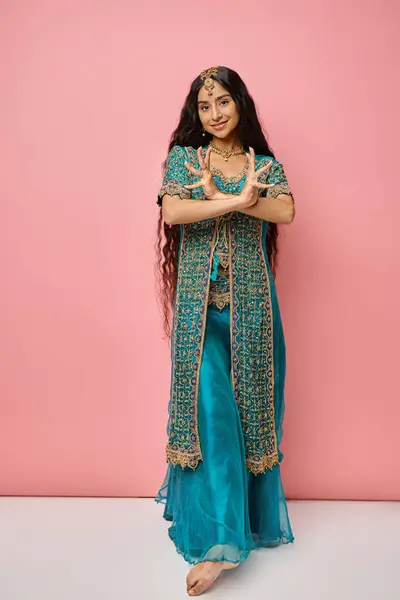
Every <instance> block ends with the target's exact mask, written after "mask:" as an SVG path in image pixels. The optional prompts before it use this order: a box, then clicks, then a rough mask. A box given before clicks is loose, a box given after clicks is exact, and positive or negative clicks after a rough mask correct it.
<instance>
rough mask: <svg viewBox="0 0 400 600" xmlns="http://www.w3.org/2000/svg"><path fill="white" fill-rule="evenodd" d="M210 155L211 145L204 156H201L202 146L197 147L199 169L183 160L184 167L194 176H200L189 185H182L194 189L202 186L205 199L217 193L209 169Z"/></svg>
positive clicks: (210, 198) (209, 198) (211, 198)
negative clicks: (198, 179) (195, 181)
mask: <svg viewBox="0 0 400 600" xmlns="http://www.w3.org/2000/svg"><path fill="white" fill-rule="evenodd" d="M210 155H211V147H210V148H208V150H207V152H206V155H205V157H204V158H203V152H202V147H201V146H199V148H197V157H198V159H199V164H200V169H196V168H195V167H194V166H193V165H192V164H190V163H188V162H186V161H185V167H186V168H187V169H188V170H189V171H190V172H191V173H193V174H194V175H196V177H200V181H198V182H197V183H192V184H191V185H184V186H183V187H184V188H186V189H187V190H194V189H195V188H198V187H202V188H203V191H204V196H205V198H206V199H207V200H213V199H214V198H215V195H216V194H218V193H219V189H218V188H217V185H216V183H215V181H214V178H213V176H212V175H211V171H210Z"/></svg>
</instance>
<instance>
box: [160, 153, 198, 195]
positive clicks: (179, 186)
mask: <svg viewBox="0 0 400 600" xmlns="http://www.w3.org/2000/svg"><path fill="white" fill-rule="evenodd" d="M187 160H188V158H187V155H186V150H185V148H184V147H183V146H173V147H172V148H171V150H170V151H169V154H168V157H167V162H166V165H165V172H164V177H163V182H162V185H161V188H160V190H159V192H158V196H157V204H158V205H159V206H161V205H162V199H163V197H164V196H165V194H168V195H170V196H174V195H177V196H179V197H180V198H190V190H187V189H185V188H184V187H183V185H186V184H190V171H189V170H188V169H187V168H186V167H185V164H184V163H185V161H187Z"/></svg>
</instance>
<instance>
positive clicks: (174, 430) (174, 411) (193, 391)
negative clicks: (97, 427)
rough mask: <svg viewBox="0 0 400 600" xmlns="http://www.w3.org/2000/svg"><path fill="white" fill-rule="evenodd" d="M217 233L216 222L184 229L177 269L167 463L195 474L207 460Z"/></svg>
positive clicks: (205, 222) (211, 221)
mask: <svg viewBox="0 0 400 600" xmlns="http://www.w3.org/2000/svg"><path fill="white" fill-rule="evenodd" d="M215 233H216V228H215V219H214V220H209V221H207V220H206V221H198V222H195V223H187V224H185V225H184V226H183V236H182V241H181V249H180V259H179V267H178V281H177V293H176V303H175V313H174V316H175V318H174V327H173V340H174V346H173V347H174V351H173V357H172V384H171V406H172V408H171V414H170V422H169V428H170V429H169V443H168V445H167V447H166V460H167V462H168V461H169V460H170V461H171V462H172V463H173V464H174V465H177V464H180V465H181V467H182V468H184V467H186V466H189V467H191V468H192V469H193V470H194V469H196V467H197V465H198V463H199V461H200V460H202V453H201V447H200V440H199V433H198V413H197V397H198V385H199V373H200V365H201V357H202V351H203V343H204V332H205V323H206V314H207V303H208V302H207V301H208V291H209V285H208V282H209V278H210V269H211V257H212V249H213V246H214V240H215Z"/></svg>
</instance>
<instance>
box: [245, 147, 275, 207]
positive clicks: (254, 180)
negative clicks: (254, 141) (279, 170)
mask: <svg viewBox="0 0 400 600" xmlns="http://www.w3.org/2000/svg"><path fill="white" fill-rule="evenodd" d="M249 148H250V154H248V153H247V152H246V156H247V159H248V161H249V168H248V170H247V177H246V183H245V184H244V186H243V189H242V192H241V194H240V196H241V197H242V198H250V197H254V196H255V195H257V197H258V188H261V189H263V190H265V189H268V188H271V187H274V186H275V183H260V182H259V181H258V177H259V176H260V175H261V173H264V171H269V169H270V168H271V165H272V163H273V161H272V160H270V161H269V162H268V163H267V164H266V165H264V166H263V167H261V168H260V169H258V170H257V171H256V159H255V152H254V148H252V147H251V146H250V147H249Z"/></svg>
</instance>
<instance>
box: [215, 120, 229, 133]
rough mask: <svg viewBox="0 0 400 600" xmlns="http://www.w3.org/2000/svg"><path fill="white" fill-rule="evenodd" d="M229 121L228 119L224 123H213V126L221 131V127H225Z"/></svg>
mask: <svg viewBox="0 0 400 600" xmlns="http://www.w3.org/2000/svg"><path fill="white" fill-rule="evenodd" d="M227 122H228V121H224V122H223V123H217V125H211V127H212V128H213V129H216V130H217V131H219V130H220V129H223V128H224V127H225V125H226V123H227Z"/></svg>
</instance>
